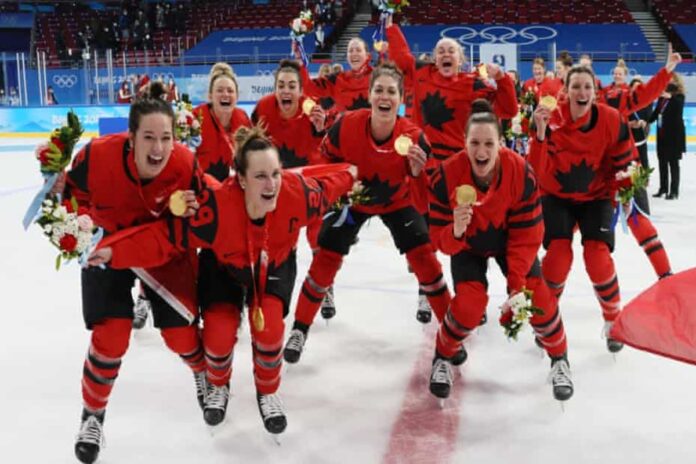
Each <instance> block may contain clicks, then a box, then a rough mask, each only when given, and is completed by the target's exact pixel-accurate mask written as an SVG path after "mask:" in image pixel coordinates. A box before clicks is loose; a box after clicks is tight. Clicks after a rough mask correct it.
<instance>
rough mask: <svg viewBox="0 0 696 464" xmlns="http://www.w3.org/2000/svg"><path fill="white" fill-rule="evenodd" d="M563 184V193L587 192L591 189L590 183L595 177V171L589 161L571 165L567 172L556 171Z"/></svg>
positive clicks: (557, 178)
mask: <svg viewBox="0 0 696 464" xmlns="http://www.w3.org/2000/svg"><path fill="white" fill-rule="evenodd" d="M554 177H556V180H557V181H558V183H559V184H560V185H561V193H585V192H588V191H589V190H590V184H591V183H592V181H593V180H594V179H595V172H594V171H593V170H592V166H589V165H588V164H587V161H585V160H582V161H581V162H580V164H574V165H572V166H570V169H569V170H568V171H567V172H562V171H556V174H555V176H554Z"/></svg>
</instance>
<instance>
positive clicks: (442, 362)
mask: <svg viewBox="0 0 696 464" xmlns="http://www.w3.org/2000/svg"><path fill="white" fill-rule="evenodd" d="M451 388H452V363H451V362H450V361H449V360H448V359H443V358H435V360H434V361H433V368H432V370H431V371H430V393H432V394H433V395H435V396H436V397H438V398H441V399H445V398H448V397H449V395H450V390H451ZM440 406H442V403H441V404H440Z"/></svg>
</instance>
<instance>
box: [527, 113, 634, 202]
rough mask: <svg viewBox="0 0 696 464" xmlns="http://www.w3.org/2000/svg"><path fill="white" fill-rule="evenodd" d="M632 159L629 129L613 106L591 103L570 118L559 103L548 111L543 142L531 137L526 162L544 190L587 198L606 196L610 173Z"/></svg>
mask: <svg viewBox="0 0 696 464" xmlns="http://www.w3.org/2000/svg"><path fill="white" fill-rule="evenodd" d="M635 157H636V154H635V151H634V150H633V142H632V140H631V132H630V131H629V129H628V125H627V124H626V121H625V119H624V118H622V116H621V115H620V114H619V112H618V111H617V110H615V109H614V108H610V107H608V106H606V105H601V104H599V105H598V104H593V105H592V107H591V108H590V110H589V111H588V112H587V114H586V115H585V116H583V117H582V118H580V119H578V120H577V121H572V119H571V117H570V106H569V102H568V101H565V102H562V103H560V104H559V107H558V108H557V109H556V110H555V111H554V112H553V114H552V115H551V120H550V121H549V127H548V129H547V131H546V138H545V139H544V142H543V143H540V142H539V141H538V140H537V139H536V136H534V137H532V142H531V144H530V153H529V162H530V163H531V164H532V166H533V167H534V171H535V172H536V174H537V177H538V179H539V185H540V186H541V190H542V191H543V192H544V193H548V194H551V195H554V196H557V197H560V198H567V199H570V200H574V201H590V200H597V199H608V198H612V195H613V191H614V189H615V174H616V172H618V171H621V170H624V169H626V168H627V167H628V165H629V164H630V163H631V161H633V160H634V159H635Z"/></svg>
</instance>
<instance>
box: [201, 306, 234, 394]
mask: <svg viewBox="0 0 696 464" xmlns="http://www.w3.org/2000/svg"><path fill="white" fill-rule="evenodd" d="M239 318H240V312H239V309H238V308H237V307H236V306H235V305H233V304H231V303H214V304H212V305H211V306H209V307H208V308H207V309H206V310H205V311H204V312H203V322H204V324H203V347H204V349H205V360H206V366H207V378H208V382H209V383H211V384H213V385H215V386H218V387H222V386H224V385H227V384H229V382H230V377H231V376H232V357H233V356H232V355H233V351H234V345H235V344H236V343H237V329H238V328H239Z"/></svg>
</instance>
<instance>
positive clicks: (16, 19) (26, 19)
mask: <svg viewBox="0 0 696 464" xmlns="http://www.w3.org/2000/svg"><path fill="white" fill-rule="evenodd" d="M32 27H34V13H0V29H31V28H32Z"/></svg>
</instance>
